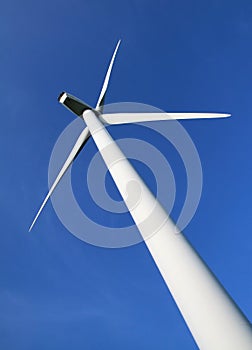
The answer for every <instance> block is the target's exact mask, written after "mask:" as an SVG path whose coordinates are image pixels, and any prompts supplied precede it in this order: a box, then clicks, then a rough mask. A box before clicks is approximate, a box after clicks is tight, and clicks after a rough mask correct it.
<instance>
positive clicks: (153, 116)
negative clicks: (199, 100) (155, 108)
mask: <svg viewBox="0 0 252 350" xmlns="http://www.w3.org/2000/svg"><path fill="white" fill-rule="evenodd" d="M226 117H230V114H221V113H166V112H163V113H162V112H161V113H148V112H147V113H108V114H106V113H105V114H102V115H101V116H100V118H101V119H102V120H103V121H104V122H105V123H107V124H127V123H140V122H150V121H158V120H174V119H210V118H226Z"/></svg>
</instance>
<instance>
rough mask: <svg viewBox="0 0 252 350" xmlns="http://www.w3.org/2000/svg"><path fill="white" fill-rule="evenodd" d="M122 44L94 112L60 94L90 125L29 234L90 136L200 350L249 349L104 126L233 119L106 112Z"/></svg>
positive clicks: (239, 323) (230, 306)
mask: <svg viewBox="0 0 252 350" xmlns="http://www.w3.org/2000/svg"><path fill="white" fill-rule="evenodd" d="M119 45H120V41H118V43H117V46H116V48H115V51H114V53H113V56H112V58H111V61H110V64H109V67H108V70H107V73H106V76H105V80H104V83H103V86H102V90H101V93H100V95H99V98H98V102H97V104H96V107H95V108H92V107H90V106H88V105H87V104H86V103H84V102H82V101H81V100H79V99H77V98H76V97H74V96H72V95H70V94H68V93H66V92H64V93H62V94H61V95H60V96H59V102H60V103H61V104H63V105H64V106H65V107H67V108H68V109H69V110H71V111H72V112H73V113H75V114H76V115H77V116H79V117H80V118H82V119H83V120H84V121H85V123H86V127H85V128H84V130H83V131H82V132H81V134H80V135H79V137H78V139H77V141H76V143H75V145H74V147H73V148H72V150H71V152H70V153H69V155H68V157H67V159H66V161H65V163H64V165H63V167H62V169H61V170H60V172H59V174H58V176H57V177H56V179H55V181H54V183H53V185H52V186H51V188H50V190H49V192H48V194H47V196H46V198H45V199H44V201H43V203H42V205H41V207H40V209H39V211H38V213H37V214H36V216H35V218H34V220H33V222H32V224H31V226H30V229H29V231H30V230H31V229H32V227H33V226H34V224H35V222H36V220H37V218H38V216H39V215H40V213H41V211H42V209H43V208H44V206H45V204H46V202H47V201H48V199H49V198H50V196H51V194H52V193H53V191H54V189H55V188H56V186H57V184H58V183H59V181H60V180H61V178H62V177H63V175H64V174H65V172H66V170H67V169H68V168H69V166H70V165H71V164H72V162H73V160H74V159H75V157H76V156H77V154H78V152H79V151H80V149H81V148H82V147H83V145H84V144H85V143H86V142H87V140H88V138H89V137H90V136H92V137H93V139H94V142H95V143H96V146H97V147H98V149H99V151H100V153H101V156H102V158H103V160H104V162H105V164H106V166H107V168H108V170H109V172H110V174H111V176H112V178H113V180H114V182H115V184H116V186H117V188H118V190H119V192H120V194H121V196H122V198H123V200H124V202H125V204H126V206H127V208H128V210H129V212H130V214H131V216H132V218H133V220H134V222H135V224H136V226H137V228H138V230H139V232H140V233H141V235H142V237H143V239H144V241H145V244H146V246H147V247H148V249H149V251H150V253H151V255H152V257H153V259H154V261H155V263H156V265H157V267H158V269H159V271H160V273H161V275H162V276H163V279H164V281H165V283H166V284H167V286H168V288H169V290H170V292H171V294H172V296H173V298H174V300H175V302H176V304H177V306H178V308H179V310H180V312H181V314H182V315H183V317H184V320H185V322H186V323H187V326H188V327H189V329H190V331H191V333H192V335H193V337H194V339H195V341H196V343H197V345H198V347H199V348H200V349H201V350H237V349H242V350H249V349H250V350H251V349H252V331H251V326H250V323H249V321H248V320H247V318H246V317H245V316H244V314H243V313H242V312H241V310H240V309H239V307H238V306H237V305H236V304H235V302H234V301H233V300H232V299H231V297H230V296H229V295H228V293H227V292H226V291H225V289H224V288H223V287H222V285H221V284H220V283H219V282H218V280H217V279H216V277H215V276H214V275H213V274H212V272H211V271H210V270H209V268H208V267H207V266H206V264H205V263H204V262H203V261H202V260H201V258H200V257H199V255H198V254H197V253H196V251H195V250H194V249H193V247H192V246H191V245H190V243H189V242H188V241H187V240H186V238H185V237H184V236H183V234H182V233H181V232H179V229H178V228H177V227H176V225H175V224H174V223H173V221H172V220H171V219H170V217H169V216H168V214H167V213H166V212H165V210H164V208H163V207H162V206H161V204H160V203H159V202H158V201H157V199H156V198H155V197H154V196H153V194H152V193H151V191H150V190H149V189H148V187H147V186H146V184H145V183H144V182H143V180H142V179H141V178H140V176H139V175H138V174H137V172H136V171H135V170H134V168H133V167H132V165H131V164H130V163H129V161H128V160H127V159H126V157H125V156H124V154H123V153H122V151H121V150H120V148H119V147H118V146H117V144H116V143H115V141H114V140H113V139H112V137H111V136H110V134H109V133H108V131H107V130H106V128H105V126H104V124H124V123H134V122H140V121H158V120H172V119H202V118H225V117H228V116H230V115H229V114H213V113H103V106H104V101H105V96H106V91H107V87H108V83H109V78H110V74H111V71H112V67H113V63H114V60H115V56H116V53H117V50H118V48H119ZM108 149H109V152H108ZM129 183H133V184H135V185H137V187H138V188H141V198H137V199H136V198H132V196H129V195H128V184H129ZM133 197H134V196H133ZM178 232H179V234H178Z"/></svg>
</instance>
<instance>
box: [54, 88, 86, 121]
mask: <svg viewBox="0 0 252 350" xmlns="http://www.w3.org/2000/svg"><path fill="white" fill-rule="evenodd" d="M58 101H59V102H60V103H62V104H63V105H64V106H65V107H66V108H68V109H69V110H70V111H71V112H73V113H74V114H76V115H78V117H81V116H82V114H83V112H84V111H85V110H87V109H92V107H90V106H89V105H87V104H85V103H84V102H83V101H81V100H79V99H78V98H77V97H75V96H73V95H70V94H68V93H66V92H62V93H61V94H60V95H59V97H58Z"/></svg>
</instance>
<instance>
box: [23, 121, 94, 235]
mask: <svg viewBox="0 0 252 350" xmlns="http://www.w3.org/2000/svg"><path fill="white" fill-rule="evenodd" d="M89 136H90V132H89V130H88V128H87V127H86V128H85V129H84V130H83V131H82V133H81V134H80V136H79V137H78V139H77V141H76V143H75V145H74V146H73V148H72V150H71V152H70V153H69V156H68V157H67V159H66V161H65V163H64V165H63V167H62V168H61V170H60V172H59V174H58V175H57V177H56V179H55V181H54V183H53V184H52V186H51V188H50V190H49V192H48V193H47V195H46V197H45V199H44V201H43V203H42V204H41V207H40V208H39V211H38V212H37V214H36V216H35V218H34V220H33V222H32V224H31V226H30V227H29V232H30V231H31V229H32V228H33V226H34V224H35V222H36V221H37V219H38V217H39V215H40V213H41V211H42V210H43V208H44V206H45V205H46V203H47V201H48V199H49V198H50V196H51V194H52V193H53V191H54V190H55V188H56V186H57V185H58V183H59V182H60V180H61V179H62V177H63V175H64V174H65V172H66V171H67V169H68V168H69V166H70V165H71V164H72V162H73V160H74V159H75V157H76V156H77V154H78V153H79V151H80V149H81V148H82V147H83V145H84V144H85V142H86V141H87V140H88V138H89Z"/></svg>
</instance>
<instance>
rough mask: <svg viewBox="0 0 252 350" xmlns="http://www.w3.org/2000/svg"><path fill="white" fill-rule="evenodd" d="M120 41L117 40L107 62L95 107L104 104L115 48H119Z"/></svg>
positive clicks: (97, 107)
mask: <svg viewBox="0 0 252 350" xmlns="http://www.w3.org/2000/svg"><path fill="white" fill-rule="evenodd" d="M120 43H121V40H119V41H118V43H117V45H116V48H115V51H114V53H113V56H112V58H111V61H110V64H109V67H108V70H107V73H106V76H105V79H104V82H103V86H102V89H101V92H100V96H99V98H98V101H97V104H96V107H95V108H96V109H99V108H100V107H101V106H102V105H103V104H104V99H105V94H106V91H107V88H108V83H109V78H110V74H111V71H112V67H113V64H114V60H115V56H116V53H117V50H118V48H119V45H120Z"/></svg>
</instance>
